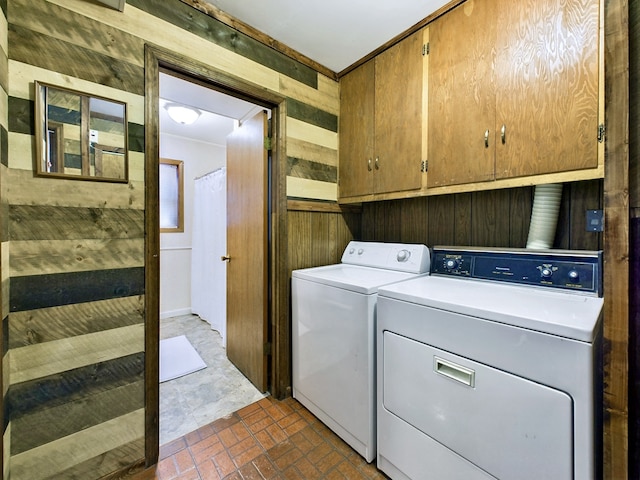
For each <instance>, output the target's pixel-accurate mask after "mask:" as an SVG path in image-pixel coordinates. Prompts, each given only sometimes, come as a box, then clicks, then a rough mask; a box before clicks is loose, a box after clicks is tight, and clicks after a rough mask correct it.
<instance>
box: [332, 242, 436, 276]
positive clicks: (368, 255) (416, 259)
mask: <svg viewBox="0 0 640 480" xmlns="http://www.w3.org/2000/svg"><path fill="white" fill-rule="evenodd" d="M342 263H350V264H352V265H360V266H363V267H376V268H384V269H387V270H399V271H402V272H410V273H428V272H429V270H430V263H431V255H430V252H429V249H428V248H427V247H426V246H425V245H420V244H409V243H383V242H357V241H352V242H349V245H347V248H346V249H345V251H344V253H343V255H342Z"/></svg>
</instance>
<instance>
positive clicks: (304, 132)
mask: <svg viewBox="0 0 640 480" xmlns="http://www.w3.org/2000/svg"><path fill="white" fill-rule="evenodd" d="M286 129H287V136H288V137H291V138H297V139H298V140H304V141H307V142H309V143H314V144H316V145H320V146H323V147H326V148H330V149H333V150H337V149H338V133H337V132H334V131H331V130H327V129H325V128H320V127H317V126H315V125H310V124H308V123H306V122H303V121H301V120H298V119H295V118H291V117H287V125H286Z"/></svg>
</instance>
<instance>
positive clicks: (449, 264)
mask: <svg viewBox="0 0 640 480" xmlns="http://www.w3.org/2000/svg"><path fill="white" fill-rule="evenodd" d="M459 265H460V263H459V262H458V260H456V259H455V258H449V259H447V260H445V262H444V268H446V269H447V270H455V269H456V268H458V266H459Z"/></svg>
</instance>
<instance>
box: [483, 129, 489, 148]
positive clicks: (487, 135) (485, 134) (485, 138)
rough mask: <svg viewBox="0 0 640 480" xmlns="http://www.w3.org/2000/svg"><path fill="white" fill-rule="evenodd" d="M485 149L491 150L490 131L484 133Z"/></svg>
mask: <svg viewBox="0 0 640 480" xmlns="http://www.w3.org/2000/svg"><path fill="white" fill-rule="evenodd" d="M484 148H489V130H487V131H486V132H484Z"/></svg>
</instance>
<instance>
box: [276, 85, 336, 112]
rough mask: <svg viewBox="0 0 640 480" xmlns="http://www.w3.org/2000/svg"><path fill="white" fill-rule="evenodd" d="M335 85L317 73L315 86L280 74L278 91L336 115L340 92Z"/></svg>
mask: <svg viewBox="0 0 640 480" xmlns="http://www.w3.org/2000/svg"><path fill="white" fill-rule="evenodd" d="M337 85H338V84H337V83H336V82H335V81H333V80H328V79H327V78H326V77H324V76H322V75H318V87H317V88H313V87H310V86H308V85H306V84H304V83H300V82H298V81H296V80H293V79H291V78H289V77H287V76H284V75H281V76H280V88H279V91H280V93H281V94H283V95H285V96H286V97H287V98H293V99H296V100H298V101H300V102H302V103H304V104H307V105H311V106H313V107H316V108H319V109H321V110H323V111H325V112H327V113H330V114H333V115H338V114H339V113H340V104H339V102H338V98H340V93H339V92H338V88H337Z"/></svg>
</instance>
